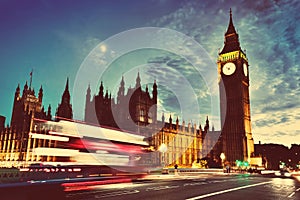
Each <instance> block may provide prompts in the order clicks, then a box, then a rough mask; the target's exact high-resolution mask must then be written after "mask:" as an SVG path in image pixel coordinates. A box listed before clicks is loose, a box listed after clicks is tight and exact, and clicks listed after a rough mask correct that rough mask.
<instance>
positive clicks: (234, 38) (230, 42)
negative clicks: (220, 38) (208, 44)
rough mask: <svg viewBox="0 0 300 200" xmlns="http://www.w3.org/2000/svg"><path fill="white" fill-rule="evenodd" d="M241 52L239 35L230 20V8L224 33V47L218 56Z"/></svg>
mask: <svg viewBox="0 0 300 200" xmlns="http://www.w3.org/2000/svg"><path fill="white" fill-rule="evenodd" d="M238 50H241V47H240V42H239V35H238V34H237V32H236V30H235V28H234V25H233V20H232V11H231V8H230V16H229V24H228V28H227V31H226V33H225V41H224V47H223V49H222V51H221V52H220V53H219V54H224V53H229V52H232V51H238Z"/></svg>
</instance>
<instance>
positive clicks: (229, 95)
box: [0, 11, 254, 167]
mask: <svg viewBox="0 0 300 200" xmlns="http://www.w3.org/2000/svg"><path fill="white" fill-rule="evenodd" d="M217 64H218V72H216V73H218V74H219V89H220V102H221V103H220V109H221V124H222V130H221V131H216V130H214V127H212V126H211V125H210V122H209V118H208V117H207V118H206V121H205V122H204V124H203V128H202V125H201V124H200V123H199V124H198V125H197V124H196V123H191V122H185V121H182V122H180V120H179V119H178V117H177V118H176V119H175V118H174V116H173V117H172V116H171V115H170V116H167V115H166V116H165V114H162V116H157V100H158V95H159V94H158V89H157V88H158V87H159V83H156V81H155V80H153V85H152V86H151V88H148V86H146V87H145V89H143V88H142V86H141V82H142V77H140V74H139V73H138V74H137V77H136V83H135V86H134V87H129V88H127V89H126V87H125V79H124V77H123V76H122V78H121V80H120V86H119V90H118V93H117V96H116V97H112V95H111V94H109V92H108V91H107V90H106V91H104V83H102V82H101V84H100V86H99V91H98V94H96V95H93V94H91V88H90V86H87V92H86V94H83V95H86V102H85V108H84V113H85V116H84V121H85V122H86V123H88V124H96V125H100V126H103V127H110V128H113V129H118V130H122V131H128V132H131V133H134V134H138V135H142V136H144V137H145V138H147V140H148V142H149V144H150V145H151V146H153V147H154V149H155V152H154V153H153V154H152V155H151V157H150V158H149V160H148V162H149V163H150V164H151V165H156V166H161V165H162V164H163V165H164V166H174V165H175V164H178V165H179V166H183V167H192V166H194V165H197V163H200V161H201V160H206V161H207V163H208V165H209V166H211V167H218V166H222V164H223V162H224V160H223V159H225V160H226V161H227V162H228V163H230V164H231V165H234V164H235V161H236V160H243V161H251V159H250V158H251V157H253V155H254V142H253V138H252V132H251V117H250V101H249V73H248V67H249V64H248V59H247V57H246V54H245V52H244V51H242V49H241V47H240V43H239V36H238V33H237V32H236V30H235V27H234V25H233V20H232V13H231V11H230V18H229V24H228V28H227V31H226V33H225V41H224V47H223V49H222V51H220V53H219V57H218V59H217ZM31 75H32V74H31ZM150 90H151V91H150ZM43 95H44V91H43V88H42V86H41V87H40V89H39V91H38V94H37V95H36V93H35V91H34V89H33V88H32V87H31V80H30V84H29V86H28V83H27V82H26V83H25V85H24V87H23V91H22V93H21V88H20V85H18V86H17V88H16V91H15V95H14V103H13V110H12V118H11V123H10V126H9V127H5V126H4V123H5V118H4V117H1V118H0V120H1V125H0V131H1V134H0V162H1V163H5V165H9V166H17V165H18V163H19V162H20V161H26V162H27V163H30V162H40V161H44V160H43V158H42V157H39V156H33V155H32V149H33V148H35V147H42V146H45V145H48V146H49V147H50V146H51V144H49V143H46V142H45V141H43V140H42V139H36V138H32V135H31V134H30V133H31V131H33V129H34V128H35V127H34V123H33V119H39V120H48V121H51V120H54V121H57V120H59V119H68V120H73V110H72V105H71V95H70V92H69V79H67V81H66V85H65V88H64V91H63V94H62V97H61V102H60V103H59V104H58V107H57V109H56V113H55V117H53V116H52V114H51V106H50V105H49V106H48V107H47V109H46V110H45V108H44V106H43ZM199 115H200V113H199ZM53 118H54V119H53ZM163 144H164V145H166V147H167V148H166V151H164V152H161V151H159V148H160V147H161V146H162V145H163ZM221 153H223V154H225V158H221V157H220V155H221ZM56 159H57V158H55V157H54V156H53V157H51V158H47V161H55V160H56ZM2 165H3V164H2Z"/></svg>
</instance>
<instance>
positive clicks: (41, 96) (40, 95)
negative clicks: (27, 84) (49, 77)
mask: <svg viewBox="0 0 300 200" xmlns="http://www.w3.org/2000/svg"><path fill="white" fill-rule="evenodd" d="M42 100H43V87H42V85H41V87H40V90H39V102H42Z"/></svg>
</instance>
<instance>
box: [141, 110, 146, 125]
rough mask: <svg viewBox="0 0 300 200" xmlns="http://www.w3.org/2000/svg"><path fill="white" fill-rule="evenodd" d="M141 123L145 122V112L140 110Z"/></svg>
mask: <svg viewBox="0 0 300 200" xmlns="http://www.w3.org/2000/svg"><path fill="white" fill-rule="evenodd" d="M140 121H141V122H143V121H145V111H144V109H141V110H140Z"/></svg>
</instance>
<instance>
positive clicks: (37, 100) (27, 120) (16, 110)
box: [10, 81, 52, 131]
mask: <svg viewBox="0 0 300 200" xmlns="http://www.w3.org/2000/svg"><path fill="white" fill-rule="evenodd" d="M42 102H43V88H42V86H41V87H40V89H39V93H38V96H36V95H35V91H34V89H33V88H31V86H30V87H28V85H27V81H26V83H25V85H24V88H23V92H22V94H21V89H20V84H18V86H17V88H16V91H15V96H14V103H13V110H12V117H11V124H10V125H11V127H12V128H14V129H16V130H24V131H29V129H30V126H31V121H32V120H31V119H32V118H39V119H46V120H51V118H52V116H51V112H49V108H50V106H49V108H48V112H45V110H44V106H42Z"/></svg>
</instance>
